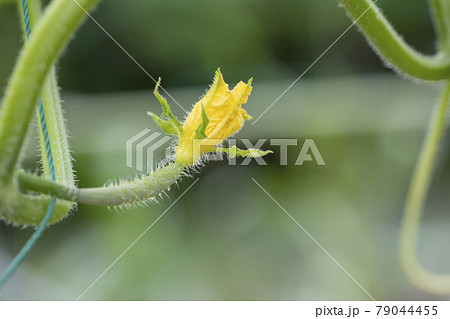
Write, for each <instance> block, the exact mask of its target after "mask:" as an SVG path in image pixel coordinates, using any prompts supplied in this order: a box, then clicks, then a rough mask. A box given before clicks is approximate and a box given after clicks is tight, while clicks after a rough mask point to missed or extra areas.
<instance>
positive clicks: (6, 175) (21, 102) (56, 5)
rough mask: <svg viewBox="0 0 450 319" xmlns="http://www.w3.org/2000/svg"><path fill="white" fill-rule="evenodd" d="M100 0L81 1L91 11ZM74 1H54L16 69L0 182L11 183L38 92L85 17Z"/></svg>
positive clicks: (0, 138) (1, 127)
mask: <svg viewBox="0 0 450 319" xmlns="http://www.w3.org/2000/svg"><path fill="white" fill-rule="evenodd" d="M98 1H99V0H80V1H79V3H80V5H82V6H83V7H84V8H85V9H86V10H90V9H92V8H93V6H94V5H95V4H96V3H97V2H98ZM85 16H86V15H85V13H84V12H83V11H82V10H81V9H80V8H79V7H78V5H77V4H76V3H75V2H74V1H72V0H55V1H53V2H52V3H51V4H50V5H49V7H48V9H47V10H46V11H45V13H44V15H43V17H42V18H41V19H40V20H39V22H38V23H37V24H36V27H35V29H34V31H33V36H32V37H31V39H30V41H28V42H27V43H26V44H25V46H24V49H23V51H22V52H21V54H20V56H19V59H18V61H17V63H16V66H15V68H14V71H13V74H12V76H11V79H10V81H9V84H8V87H7V89H6V93H5V96H4V98H3V102H2V113H1V115H0V150H1V152H0V185H5V184H10V183H11V178H12V176H13V173H14V169H15V168H16V166H17V164H18V163H17V161H18V156H19V152H20V150H21V148H22V145H23V141H24V139H25V135H26V132H27V129H28V126H29V123H30V120H31V116H32V113H33V109H34V106H35V105H36V102H37V99H38V95H39V91H40V90H41V87H42V85H43V83H44V80H45V78H46V76H47V74H48V72H49V71H50V68H51V67H52V65H53V63H54V62H55V60H56V58H57V57H58V56H59V55H60V53H61V52H62V50H63V48H64V47H65V45H66V44H67V42H68V41H69V39H70V38H71V36H72V35H73V33H74V32H75V30H76V29H77V27H78V26H79V25H80V24H81V22H82V21H83V20H84V18H85Z"/></svg>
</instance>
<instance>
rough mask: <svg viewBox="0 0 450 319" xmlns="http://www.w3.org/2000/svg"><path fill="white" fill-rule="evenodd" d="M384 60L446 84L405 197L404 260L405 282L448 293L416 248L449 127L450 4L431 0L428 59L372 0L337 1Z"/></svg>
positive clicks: (449, 283) (443, 277)
mask: <svg viewBox="0 0 450 319" xmlns="http://www.w3.org/2000/svg"><path fill="white" fill-rule="evenodd" d="M338 1H339V3H340V4H341V5H342V7H343V8H344V9H345V10H346V11H347V13H348V15H349V16H350V17H351V18H352V19H353V20H355V21H356V22H357V25H358V27H359V28H360V30H361V31H362V33H363V34H364V36H365V37H366V39H367V41H368V42H370V43H371V44H372V46H373V48H374V50H375V51H376V52H377V53H378V54H379V55H380V57H381V58H382V59H383V60H384V61H385V62H386V63H387V65H389V66H391V67H392V68H393V69H394V70H395V71H397V72H399V73H400V74H406V75H408V76H410V77H413V78H416V79H421V80H433V81H440V80H446V86H445V90H444V93H443V94H442V98H441V99H440V101H439V103H438V105H437V106H436V108H435V110H434V112H433V114H432V116H431V119H430V122H429V124H428V130H427V134H426V136H425V139H424V142H423V145H422V148H421V151H420V154H419V159H418V161H417V164H416V167H415V169H414V173H413V177H412V180H411V184H410V188H409V192H408V195H407V198H406V204H405V209H404V216H403V223H402V229H401V234H400V245H399V249H400V260H401V264H402V267H403V269H404V272H405V274H406V276H407V278H408V279H409V280H410V281H411V282H412V283H413V284H414V285H416V286H417V287H418V288H419V289H422V290H424V291H427V292H429V293H434V294H450V274H436V273H432V272H429V271H427V270H425V269H424V268H423V267H422V266H421V264H420V262H419V261H418V259H417V253H416V244H417V238H418V231H419V225H420V220H421V216H422V211H423V208H424V203H425V199H426V195H427V191H428V187H429V185H430V183H431V179H432V173H433V167H434V165H435V162H436V158H437V155H438V150H439V146H440V145H441V143H442V140H443V136H444V134H443V133H444V131H445V128H446V127H447V124H448V123H447V118H448V108H449V102H450V101H449V99H450V0H430V1H429V3H430V8H431V12H432V16H433V21H434V25H435V29H436V34H437V52H436V54H435V55H434V56H431V57H430V56H425V55H423V54H421V53H419V52H417V51H416V50H415V49H414V48H412V47H411V46H409V45H408V44H407V43H406V42H405V41H404V40H403V38H402V37H401V36H400V35H399V34H398V33H397V32H396V31H395V30H394V28H393V27H392V25H391V24H390V23H389V22H388V20H387V19H386V18H385V17H384V16H383V14H382V13H381V11H380V10H379V8H378V7H377V6H376V5H375V4H374V2H373V1H370V0H338Z"/></svg>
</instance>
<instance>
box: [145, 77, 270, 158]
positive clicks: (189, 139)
mask: <svg viewBox="0 0 450 319" xmlns="http://www.w3.org/2000/svg"><path fill="white" fill-rule="evenodd" d="M160 82H161V79H159V81H158V83H156V87H155V91H154V94H155V96H156V98H157V99H158V101H159V102H160V104H161V106H162V108H163V113H162V115H161V117H159V116H157V115H156V114H153V113H151V112H148V114H149V115H150V116H152V117H153V119H154V121H155V123H156V124H157V125H158V126H159V127H160V128H161V129H162V130H163V131H164V132H166V133H168V134H172V135H178V136H179V140H178V146H177V148H176V150H175V162H177V163H179V164H182V165H183V166H191V165H194V164H195V163H196V162H197V161H198V160H199V159H200V158H201V156H202V155H203V154H205V153H209V152H225V153H228V154H229V155H230V157H231V158H233V157H236V156H243V157H260V156H264V155H266V154H268V153H272V151H261V150H256V149H248V150H240V149H238V148H237V147H236V146H233V147H231V148H222V147H220V148H217V147H215V146H216V145H218V144H220V143H222V142H223V141H224V140H226V139H227V138H228V137H230V136H231V135H233V134H235V133H236V132H237V131H239V130H240V129H241V128H242V126H244V121H245V120H249V119H251V116H249V115H248V114H247V112H246V111H245V110H244V109H243V108H242V104H244V103H246V102H247V99H248V96H249V95H250V92H251V91H252V87H251V85H250V84H251V83H252V79H250V80H249V81H248V83H247V84H245V83H244V82H242V81H241V82H239V83H238V84H237V85H236V86H235V87H234V89H233V90H231V91H230V90H229V89H228V84H226V83H225V81H224V80H223V76H222V73H221V72H220V69H218V70H217V71H216V74H215V76H214V82H213V84H212V85H211V88H210V89H209V91H208V92H207V93H206V94H205V96H204V97H203V98H202V99H201V100H200V101H198V102H197V103H196V104H195V105H194V108H193V109H192V111H191V113H189V115H188V116H187V118H186V120H185V121H184V123H183V124H182V123H181V122H180V121H179V120H178V119H177V118H176V117H175V116H174V115H173V114H172V112H171V111H170V106H169V104H168V103H167V101H166V99H165V98H163V97H162V96H161V95H160V94H159V93H158V87H159V84H160Z"/></svg>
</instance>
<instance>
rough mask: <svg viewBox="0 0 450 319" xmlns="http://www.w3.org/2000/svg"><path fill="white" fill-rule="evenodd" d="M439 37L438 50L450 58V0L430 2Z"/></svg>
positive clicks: (431, 0) (433, 0)
mask: <svg viewBox="0 0 450 319" xmlns="http://www.w3.org/2000/svg"><path fill="white" fill-rule="evenodd" d="M429 2H430V7H431V11H432V13H433V21H434V25H435V29H436V34H437V37H438V41H437V44H438V50H439V51H441V52H444V53H445V54H446V55H447V56H450V0H429Z"/></svg>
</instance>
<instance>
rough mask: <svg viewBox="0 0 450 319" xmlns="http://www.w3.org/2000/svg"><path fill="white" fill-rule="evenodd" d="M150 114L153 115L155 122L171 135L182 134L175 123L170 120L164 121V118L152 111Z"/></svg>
mask: <svg viewBox="0 0 450 319" xmlns="http://www.w3.org/2000/svg"><path fill="white" fill-rule="evenodd" d="M147 114H148V115H150V116H151V117H153V120H154V121H155V124H156V125H158V126H159V127H160V128H161V129H162V130H163V131H164V132H166V133H167V134H171V135H180V132H179V131H178V128H177V127H176V126H175V124H174V123H173V122H172V121H170V120H168V121H164V120H163V119H162V118H160V117H159V116H158V115H156V114H155V113H152V112H147Z"/></svg>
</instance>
